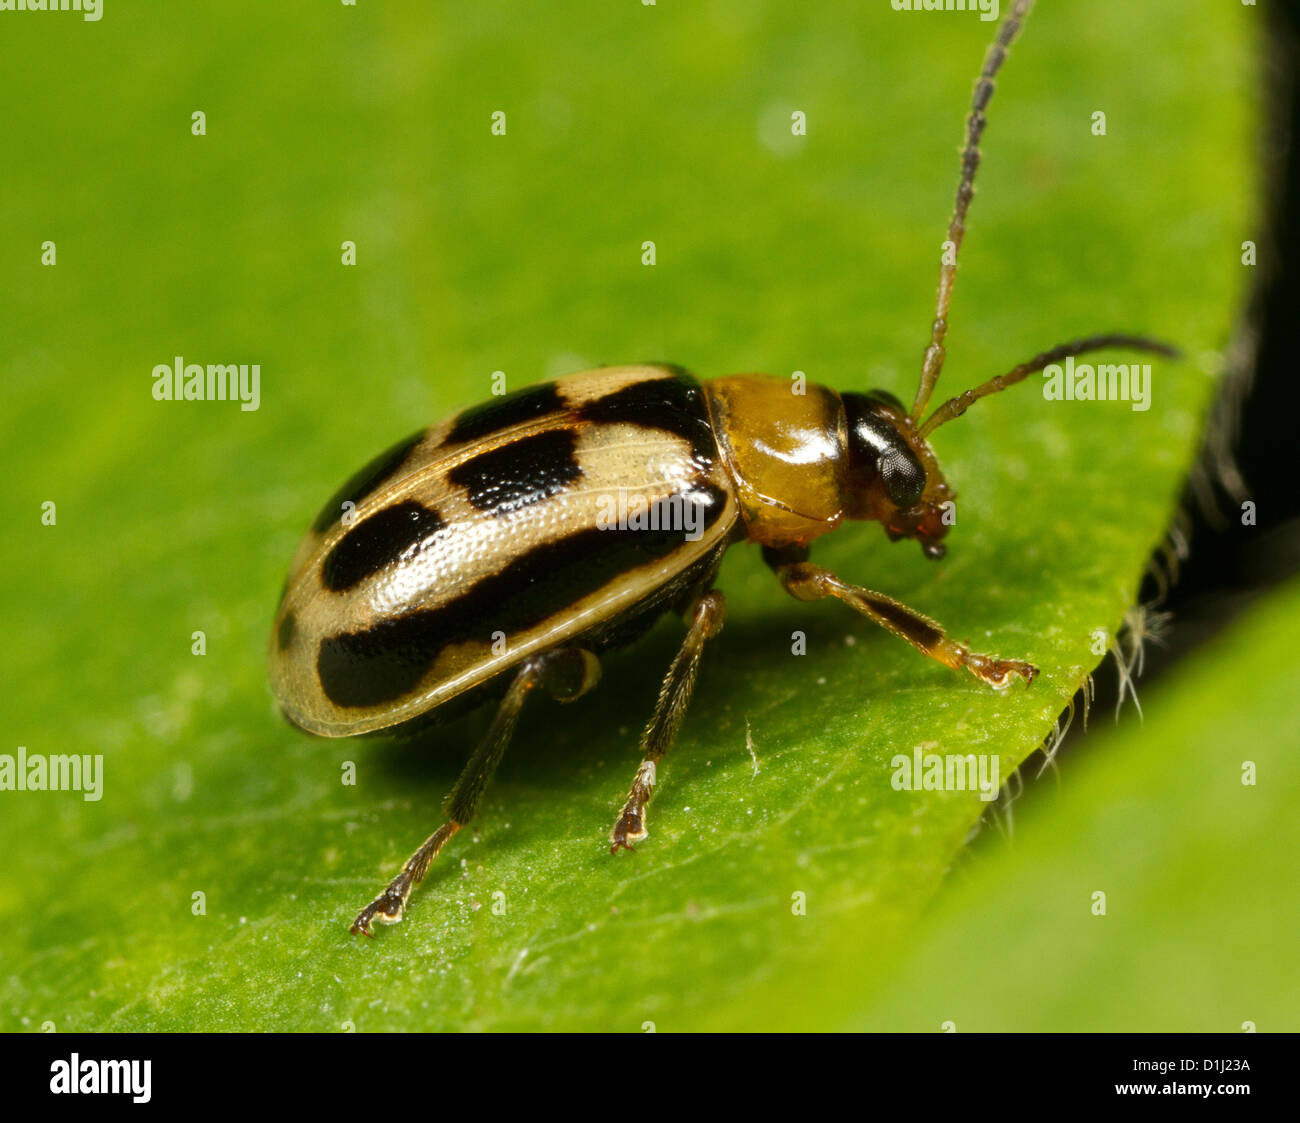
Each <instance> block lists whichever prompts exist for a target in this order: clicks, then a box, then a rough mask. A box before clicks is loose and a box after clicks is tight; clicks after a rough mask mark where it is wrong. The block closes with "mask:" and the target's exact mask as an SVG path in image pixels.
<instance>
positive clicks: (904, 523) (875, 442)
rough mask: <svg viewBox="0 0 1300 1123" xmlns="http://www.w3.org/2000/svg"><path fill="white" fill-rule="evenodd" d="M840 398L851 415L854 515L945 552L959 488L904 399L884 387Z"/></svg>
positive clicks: (929, 551) (937, 554)
mask: <svg viewBox="0 0 1300 1123" xmlns="http://www.w3.org/2000/svg"><path fill="white" fill-rule="evenodd" d="M840 398H841V399H842V400H843V402H844V412H845V416H846V418H847V421H848V444H849V476H850V489H849V490H850V503H849V510H848V514H849V517H850V518H855V519H870V520H873V521H875V522H879V523H880V524H881V525H882V526H883V527H884V528H885V533H886V534H888V535H889V537H890V539H891V540H893V541H895V542H897V541H898V540H899V539H902V538H915V539H916V540H917V541H918V542H920V543H921V550H922V552H923V553H924V554H925V556H926V557H927V558H941V557H943V555H944V553H945V550H946V547H945V546H944V545H943V542H942V539H943V537H944V535H946V534H947V533H948V526H949V524H950V523H951V521H952V516H951V513H950V512H951V510H952V507H951V503H952V500H953V498H954V495H955V493H954V492H953V491H952V489H951V488H949V486H948V484H947V481H945V480H944V478H943V472H942V471H941V470H940V468H939V462H938V461H937V460H936V459H935V456H934V452H933V451H932V450H931V448H930V446H929V444H928V443H927V442H926V440H925V439H924V438H923V437H922V436H920V434H919V433H918V432H917V430H916V426H915V425H914V424H913V423H912V421H911V420H910V419H909V417H908V415H907V410H906V409H905V408H904V407H903V404H902V402H900V401H899V400H898V399H897V398H896V397H894V395H893V394H890V393H889V392H888V391H885V390H872V391H871V392H870V393H868V394H841V395H840ZM945 516H946V517H945Z"/></svg>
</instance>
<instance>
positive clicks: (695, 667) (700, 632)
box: [609, 589, 727, 854]
mask: <svg viewBox="0 0 1300 1123" xmlns="http://www.w3.org/2000/svg"><path fill="white" fill-rule="evenodd" d="M726 616H727V602H726V600H725V599H724V598H723V596H722V594H721V593H720V592H718V590H717V589H712V590H710V591H709V592H707V593H705V594H704V595H703V596H702V597H701V598H700V599H699V601H698V602H697V603H696V605H695V608H694V610H693V611H692V613H691V625H690V629H689V630H688V631H687V633H686V639H685V640H683V641H682V646H681V648H680V649H679V650H678V652H677V656H676V658H674V659H673V664H672V666H671V667H669V668H668V674H667V676H665V678H664V681H663V685H662V686H661V687H660V688H659V700H658V701H657V702H656V703H655V712H654V715H653V716H652V717H651V718H650V724H649V725H647V726H646V728H645V732H644V733H643V734H642V735H641V751H642V754H643V759H642V761H641V767H640V768H638V769H637V772H636V778H635V779H634V780H633V781H632V790H631V791H629V792H628V793H627V802H626V803H625V804H624V805H623V813H622V814H621V815H620V816H619V820H618V822H617V823H615V824H614V829H613V830H612V831H610V832H609V842H610V846H609V850H610V853H611V854H612V853H614V852H616V851H617V850H619V849H620V848H622V849H624V850H631V849H632V843H634V842H640V841H641V839H643V838H645V836H646V833H647V832H646V829H645V812H646V805H647V804H648V803H649V802H650V797H651V796H652V795H654V790H655V779H656V772H657V770H658V766H659V761H660V760H661V759H662V758H663V755H664V753H666V752H667V751H668V746H669V745H671V744H672V743H673V738H674V737H676V736H677V730H678V729H679V728H680V727H681V724H682V718H683V717H684V716H685V714H686V707H687V705H689V703H690V700H691V694H692V693H693V692H694V690H695V678H696V675H697V674H698V673H699V669H700V656H701V655H702V654H703V652H704V644H705V641H707V640H710V639H712V638H713V637H714V636H716V635H717V634H718V633H719V632H720V631H721V630H722V623H723V621H724V620H725V619H726Z"/></svg>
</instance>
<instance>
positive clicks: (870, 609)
mask: <svg viewBox="0 0 1300 1123" xmlns="http://www.w3.org/2000/svg"><path fill="white" fill-rule="evenodd" d="M807 558H808V551H807V549H794V548H788V549H784V550H774V549H771V548H767V547H765V548H764V550H763V560H764V561H766V562H767V564H768V565H769V566H771V567H772V569H773V571H774V572H775V573H776V575H777V577H778V578H779V579H780V581H781V584H782V586H783V587H784V588H785V591H786V592H787V593H789V594H790V595H791V596H792V597H794V598H795V599H796V600H804V601H812V600H821V599H822V598H823V597H834V598H835V599H836V600H841V601H843V602H844V603H845V604H847V605H849V606H850V607H851V608H854V609H856V610H857V611H858V612H861V613H862V615H863V616H866V617H869V618H870V619H872V620H874V621H875V622H876V623H877V624H879V625H880V626H881V627H882V628H886V629H888V630H889V631H891V632H893V633H894V635H896V636H898V637H900V638H901V639H905V640H907V642H908V643H910V644H911V645H912V646H913V647H915V648H916V649H917V650H918V651H919V652H921V653H922V654H923V655H928V656H929V657H930V658H931V659H935V660H938V662H940V663H942V664H944V666H946V667H951V668H952V669H953V670H959V669H960V668H962V667H965V668H966V670H968V671H970V673H971V674H973V675H974V676H975V677H976V678H978V679H980V680H981V681H983V682H986V683H988V684H989V685H990V686H995V687H1004V686H1008V685H1010V682H1011V678H1012V676H1013V675H1019V676H1020V677H1021V678H1023V679H1024V680H1025V683H1026V685H1028V684H1029V683H1031V682H1033V681H1034V678H1035V677H1036V676H1037V674H1038V668H1037V667H1035V666H1034V665H1033V664H1032V663H1022V662H1020V661H1019V660H1018V659H999V658H998V657H997V656H996V655H981V654H980V653H979V652H977V651H972V650H971V649H970V648H969V647H967V646H966V645H965V644H962V643H958V642H957V641H956V640H952V639H949V638H948V637H947V636H946V635H945V634H944V631H943V629H942V628H941V627H940V626H939V625H938V624H937V623H935V622H934V621H933V620H931V619H930V618H929V617H928V616H922V615H921V613H919V612H916V611H914V610H913V609H910V608H908V607H907V605H905V604H900V603H899V602H898V601H896V600H894V599H892V598H891V597H887V596H885V595H884V594H883V593H874V592H872V591H871V590H870V589H864V588H862V587H861V586H858V585H850V584H848V582H846V581H841V580H840V579H839V578H838V577H836V576H835V574H834V573H832V572H831V571H830V570H829V569H826V568H825V567H823V566H820V565H813V564H812V562H810V561H808V560H807Z"/></svg>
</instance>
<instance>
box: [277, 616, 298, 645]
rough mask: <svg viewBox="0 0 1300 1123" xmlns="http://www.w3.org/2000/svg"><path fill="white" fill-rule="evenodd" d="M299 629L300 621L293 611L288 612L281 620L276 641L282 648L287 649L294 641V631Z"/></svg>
mask: <svg viewBox="0 0 1300 1123" xmlns="http://www.w3.org/2000/svg"><path fill="white" fill-rule="evenodd" d="M297 630H298V621H297V619H296V618H295V616H294V614H293V613H292V612H286V613H285V614H284V619H283V620H281V621H280V630H279V631H278V632H277V633H276V641H277V642H278V643H279V645H280V650H281V651H285V650H287V649H288V647H289V645H290V644H291V643H293V637H294V633H295V632H296V631H297Z"/></svg>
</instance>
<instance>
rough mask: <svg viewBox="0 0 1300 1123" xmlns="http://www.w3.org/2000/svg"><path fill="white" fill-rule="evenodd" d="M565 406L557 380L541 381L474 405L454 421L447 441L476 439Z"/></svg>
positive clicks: (455, 441) (449, 442) (457, 441)
mask: <svg viewBox="0 0 1300 1123" xmlns="http://www.w3.org/2000/svg"><path fill="white" fill-rule="evenodd" d="M563 408H564V399H563V398H561V397H560V391H559V388H558V387H557V386H556V385H555V383H554V382H541V383H539V384H538V385H536V386H527V387H525V388H524V389H522V390H516V391H515V392H514V393H513V394H506V395H505V397H502V398H492V399H491V400H489V401H486V402H483V403H482V404H481V405H476V406H472V407H470V408H469V409H467V410H465V412H464V413H462V414H460V415H459V416H458V417H457V418H456V420H455V421H454V422H452V426H451V432H450V433H448V434H447V439H446V440H445V441H444V442H443V443H444V444H460V443H461V442H462V441H477V440H482V439H483V438H484V437H487V436H491V435H492V434H493V433H497V432H500V431H501V430H502V429H508V428H510V426H512V425H519V424H522V423H523V422H525V421H532V420H533V419H534V418H538V417H542V416H544V415H545V414H548V413H554V412H555V411H556V410H560V409H563Z"/></svg>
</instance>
